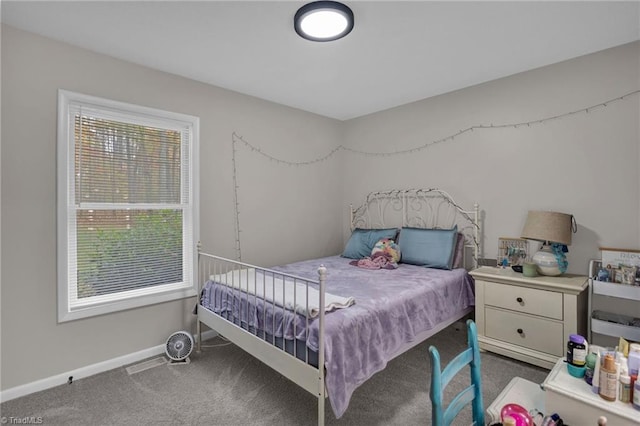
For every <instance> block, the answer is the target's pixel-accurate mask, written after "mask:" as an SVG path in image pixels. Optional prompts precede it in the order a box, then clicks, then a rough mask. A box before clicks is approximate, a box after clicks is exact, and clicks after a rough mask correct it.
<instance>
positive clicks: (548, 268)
mask: <svg viewBox="0 0 640 426" xmlns="http://www.w3.org/2000/svg"><path fill="white" fill-rule="evenodd" d="M533 263H535V264H536V266H537V269H538V273H539V274H540V275H547V276H550V277H555V276H558V275H561V274H562V272H561V271H560V265H559V264H558V259H557V258H556V254H555V253H554V252H553V251H552V250H551V247H550V246H548V245H547V244H545V245H543V246H542V248H541V249H540V251H538V252H537V253H536V254H534V255H533Z"/></svg>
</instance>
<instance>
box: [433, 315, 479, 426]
mask: <svg viewBox="0 0 640 426" xmlns="http://www.w3.org/2000/svg"><path fill="white" fill-rule="evenodd" d="M429 355H430V358H431V390H430V391H429V397H430V398H431V424H432V426H449V425H451V424H452V423H453V419H455V418H456V416H457V415H458V413H460V411H461V410H462V409H463V408H464V407H465V406H466V405H468V404H471V411H472V414H473V424H475V425H477V426H484V424H485V423H484V405H483V403H482V382H481V374H480V350H479V348H478V333H477V331H476V324H475V323H474V322H473V321H472V320H467V349H465V350H464V351H462V352H460V353H459V354H458V355H457V356H456V357H455V358H454V359H453V360H451V362H450V363H449V364H448V365H447V366H446V367H445V369H444V370H441V368H440V354H439V353H438V349H436V348H435V347H434V346H429ZM467 365H468V366H469V367H470V373H471V374H470V376H471V384H470V385H469V386H468V387H466V388H465V389H464V390H463V391H462V392H460V393H458V394H457V395H456V396H455V397H454V398H453V399H452V400H451V402H450V403H449V404H448V405H447V408H446V409H445V408H444V406H443V394H444V389H445V388H446V387H447V385H448V384H449V382H450V381H451V379H453V377H454V376H455V375H456V374H458V373H459V372H460V371H461V370H462V369H463V368H465V367H466V366H467Z"/></svg>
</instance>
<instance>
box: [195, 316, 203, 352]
mask: <svg viewBox="0 0 640 426" xmlns="http://www.w3.org/2000/svg"><path fill="white" fill-rule="evenodd" d="M196 334H197V336H198V343H197V344H196V353H200V352H201V351H202V343H201V342H202V324H201V323H200V320H196Z"/></svg>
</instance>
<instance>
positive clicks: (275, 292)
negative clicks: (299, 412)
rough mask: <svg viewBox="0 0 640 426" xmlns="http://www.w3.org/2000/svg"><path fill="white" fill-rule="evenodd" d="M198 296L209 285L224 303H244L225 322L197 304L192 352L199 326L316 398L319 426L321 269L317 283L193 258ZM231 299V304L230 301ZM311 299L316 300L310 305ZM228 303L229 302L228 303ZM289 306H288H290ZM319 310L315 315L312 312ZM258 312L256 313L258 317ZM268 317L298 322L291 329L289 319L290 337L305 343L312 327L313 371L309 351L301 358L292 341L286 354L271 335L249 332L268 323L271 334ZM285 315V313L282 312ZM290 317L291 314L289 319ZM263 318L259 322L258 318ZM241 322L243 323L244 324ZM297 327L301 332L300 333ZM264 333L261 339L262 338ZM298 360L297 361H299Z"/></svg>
mask: <svg viewBox="0 0 640 426" xmlns="http://www.w3.org/2000/svg"><path fill="white" fill-rule="evenodd" d="M198 263H199V272H198V283H199V294H201V295H202V289H203V286H204V284H205V283H206V282H207V281H208V280H210V279H213V281H215V282H218V283H220V284H223V285H224V286H226V287H228V288H229V292H232V293H233V294H232V295H228V294H229V292H225V293H226V294H227V295H226V296H223V297H227V299H226V300H225V302H227V303H231V304H234V303H239V304H240V306H242V301H243V300H244V302H245V305H244V306H245V312H244V315H243V314H242V310H240V313H239V314H237V315H236V314H233V313H231V312H229V315H231V318H230V319H228V318H225V316H223V315H221V313H214V312H213V311H211V310H209V309H207V308H205V307H203V306H202V304H201V299H200V300H199V301H198V321H197V334H198V344H197V350H198V351H199V350H200V342H201V341H202V330H201V324H202V323H204V324H205V325H207V326H208V327H210V328H211V329H213V330H215V331H216V332H218V333H219V334H220V335H222V336H224V337H225V338H227V339H228V340H230V341H231V342H233V343H234V344H235V345H237V346H239V347H240V348H242V349H243V350H244V351H246V352H248V353H250V354H251V355H253V356H254V357H256V358H257V359H259V360H260V361H262V362H264V363H265V364H267V365H268V366H270V367H271V368H273V369H274V370H276V371H277V372H278V373H280V374H282V375H283V376H285V377H287V378H288V379H289V380H291V381H293V382H294V383H296V384H298V385H299V386H300V387H302V388H304V389H305V390H307V391H308V392H310V393H311V394H313V395H315V396H316V397H317V398H318V425H324V404H325V398H326V396H327V395H326V390H325V381H324V319H325V310H324V306H325V280H326V273H327V270H326V268H325V267H324V266H321V267H319V268H318V281H313V280H308V279H305V278H302V277H297V276H294V275H290V274H284V273H282V272H278V271H274V270H270V269H265V268H261V267H258V266H254V265H250V264H247V263H242V262H238V261H234V260H230V259H225V258H222V257H219V256H214V255H211V254H206V253H199V262H198ZM234 297H237V298H236V299H233V298H234ZM316 298H317V300H316ZM229 299H233V300H229ZM291 302H293V303H291ZM316 305H317V306H318V307H319V310H318V311H317V316H315V317H313V315H315V314H316V311H315V310H314V309H313V308H314V307H315V306H316ZM258 306H261V307H262V312H259V309H258V308H257V307H258ZM268 310H270V312H271V313H272V314H273V313H274V312H276V311H278V312H280V313H281V314H282V315H285V314H287V315H294V316H295V315H296V314H295V313H297V314H298V317H297V319H300V318H303V319H302V320H301V321H300V322H301V324H299V325H298V324H297V322H296V320H295V319H294V337H295V336H297V335H300V333H301V335H303V336H305V339H303V340H304V341H305V342H306V340H307V339H308V338H309V335H310V325H311V323H313V322H316V321H317V323H318V353H317V355H318V367H314V366H313V365H312V364H310V363H309V351H308V350H307V348H306V345H305V346H304V348H305V349H304V353H303V354H300V353H299V352H298V350H297V346H298V345H297V341H296V340H295V339H294V340H293V348H292V353H289V352H287V350H286V349H287V348H286V346H285V343H286V339H285V338H284V336H283V338H282V342H281V345H279V344H278V341H277V339H276V337H275V336H274V334H275V333H271V334H272V335H271V337H270V338H269V337H268V336H267V334H266V331H268V329H269V327H267V326H265V327H264V330H259V329H258V327H257V326H254V327H251V326H250V324H251V323H252V320H253V321H255V322H257V321H260V319H261V320H262V324H263V325H266V323H267V322H268V320H269V319H271V321H272V324H271V325H272V328H271V329H272V330H273V329H274V328H275V321H276V320H275V315H272V317H271V318H269V315H268V314H267V311H268ZM285 311H286V312H285ZM294 312H295V313H294ZM261 315H262V316H263V317H262V318H259V316H261ZM245 316H246V318H245ZM300 327H302V329H301V328H300ZM262 333H265V334H262ZM299 358H302V359H299Z"/></svg>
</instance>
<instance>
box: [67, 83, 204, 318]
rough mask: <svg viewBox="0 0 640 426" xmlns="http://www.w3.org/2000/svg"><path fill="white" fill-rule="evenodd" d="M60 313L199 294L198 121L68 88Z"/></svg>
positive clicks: (86, 313) (91, 311)
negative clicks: (197, 286)
mask: <svg viewBox="0 0 640 426" xmlns="http://www.w3.org/2000/svg"><path fill="white" fill-rule="evenodd" d="M58 121H59V123H58V124H59V126H58V259H59V260H58V271H59V277H58V281H59V283H58V286H59V288H58V293H59V297H58V319H59V321H66V320H72V319H77V318H83V317H87V316H91V315H98V314H103V313H107V312H113V311H117V310H122V309H129V308H133V307H137V306H143V305H147V304H151V303H158V302H163V301H167V300H173V299H177V298H181V297H188V296H193V295H195V294H196V283H195V270H196V264H195V262H196V256H197V254H196V250H195V242H196V240H197V237H196V235H197V224H198V222H197V202H196V201H197V200H196V196H197V191H196V187H197V185H196V184H197V170H196V163H197V162H196V161H194V159H197V155H196V153H197V149H198V118H197V117H192V116H187V115H183V114H176V113H170V112H166V111H160V110H155V109H150V108H145V107H141V106H136V105H130V104H124V103H120V102H115V101H110V100H106V99H100V98H95V97H91V96H87V95H81V94H78V93H73V92H68V91H62V90H61V91H60V93H59V105H58Z"/></svg>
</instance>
